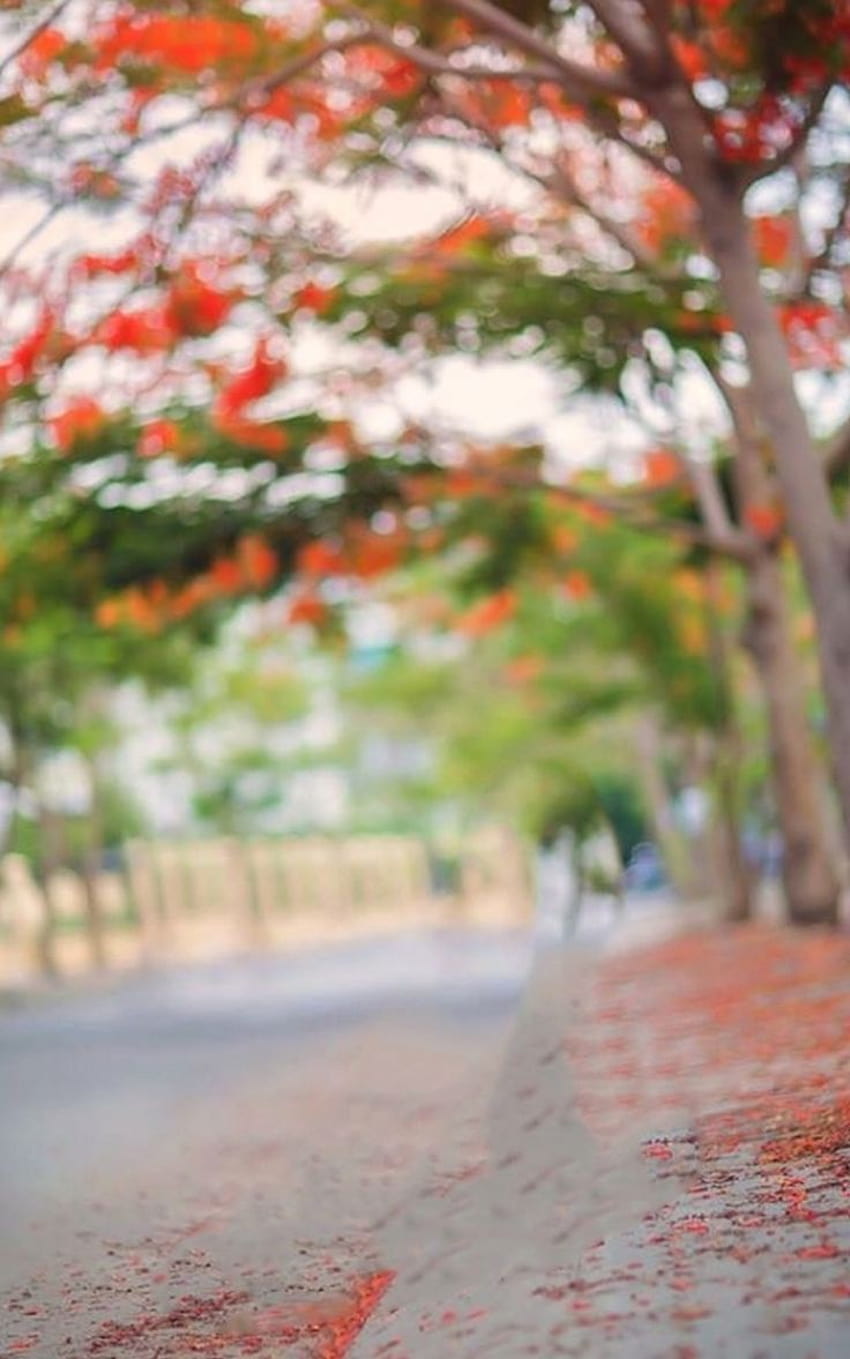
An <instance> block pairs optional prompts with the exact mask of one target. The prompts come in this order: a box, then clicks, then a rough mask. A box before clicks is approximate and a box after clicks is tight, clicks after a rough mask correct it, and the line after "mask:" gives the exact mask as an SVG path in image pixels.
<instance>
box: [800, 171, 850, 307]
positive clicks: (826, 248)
mask: <svg viewBox="0 0 850 1359" xmlns="http://www.w3.org/2000/svg"><path fill="white" fill-rule="evenodd" d="M848 212H850V166H845V167H844V183H843V185H842V186H841V198H840V201H839V204H838V212H837V214H836V217H835V221H834V222H833V223H832V225H831V226H830V227H828V228H827V230H826V231H825V232H824V239H823V245H822V246H821V248H820V250H819V251H818V253H817V254H816V255H815V256H814V258H813V259H811V260H809V262H808V265H807V267H806V272H805V277H804V281H803V285H802V287H801V288H800V293H801V294H802V295H805V294H806V293H808V291H809V289H810V287H811V285H812V280H813V278H814V276H815V274H817V273H819V272H820V270H821V269H827V268H829V265H830V261H831V258H832V252H833V250H834V249H835V246H836V243H837V241H838V240H839V238H840V236H841V234H842V232H843V231H844V227H845V218H846V217H847V214H848Z"/></svg>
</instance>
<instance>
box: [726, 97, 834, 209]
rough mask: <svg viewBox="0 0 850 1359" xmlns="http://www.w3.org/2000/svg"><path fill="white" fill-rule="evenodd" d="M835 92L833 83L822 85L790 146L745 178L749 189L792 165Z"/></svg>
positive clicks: (744, 180)
mask: <svg viewBox="0 0 850 1359" xmlns="http://www.w3.org/2000/svg"><path fill="white" fill-rule="evenodd" d="M832 90H833V83H832V81H828V82H827V83H826V84H825V85H822V86H821V87H820V89H819V90H817V91H816V93H815V94H814V95H813V96H812V101H811V103H810V105H809V108H808V112H807V113H806V115H805V117H804V118H803V121H802V122H801V124H800V126H799V127H798V128H797V131H796V132H795V133H794V135H793V136H792V138H791V140H790V141H789V143H788V145H787V146H786V147H785V149H784V150H783V151H780V152H779V153H778V154H777V155H776V156H774V158H773V160H772V161H770V163H769V164H767V165H761V166H757V167H756V168H755V169H753V170H752V171H751V172H750V173H748V174H745V175H744V176H743V183H744V185H745V186H746V187H747V188H750V187H751V186H752V185H753V184H757V183H758V182H759V180H762V179H767V178H768V177H769V176H770V175H775V174H777V173H778V172H779V171H780V170H784V169H785V168H786V166H788V165H790V164H791V162H792V161H793V159H794V157H795V156H796V155H797V154H798V153H799V152H800V151H801V150H802V148H803V147H804V146H805V144H806V142H807V141H808V139H809V134H810V133H811V132H812V130H813V129H814V128H815V127H816V126H817V124H818V122H819V121H820V116H821V114H822V113H823V110H824V106H825V105H826V101H827V99H828V98H829V96H830V94H831V93H832Z"/></svg>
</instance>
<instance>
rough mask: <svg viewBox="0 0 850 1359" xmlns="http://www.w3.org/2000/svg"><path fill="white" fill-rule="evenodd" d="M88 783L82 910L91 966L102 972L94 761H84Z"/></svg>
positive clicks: (103, 954) (103, 951) (100, 833)
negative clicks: (88, 802) (83, 911)
mask: <svg viewBox="0 0 850 1359" xmlns="http://www.w3.org/2000/svg"><path fill="white" fill-rule="evenodd" d="M87 763H88V771H89V783H90V785H91V805H90V808H89V815H88V824H87V827H86V832H87V836H86V838H87V844H86V847H85V850H84V853H83V861H82V873H81V876H82V880H83V901H84V910H85V925H86V938H87V940H88V945H89V952H90V954H91V962H92V966H93V967H94V968H95V969H97V970H98V971H102V970H103V969H104V968H105V967H106V965H107V962H108V959H107V953H106V931H105V928H104V920H103V906H102V903H101V900H100V891H99V887H98V879H99V876H100V871H101V863H102V858H103V816H102V814H101V805H100V771H99V770H98V768H97V761H96V760H94V759H90V760H89V761H88V762H87Z"/></svg>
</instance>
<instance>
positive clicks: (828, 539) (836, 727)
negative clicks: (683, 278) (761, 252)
mask: <svg viewBox="0 0 850 1359" xmlns="http://www.w3.org/2000/svg"><path fill="white" fill-rule="evenodd" d="M652 103H653V105H654V111H655V112H656V113H657V115H658V117H659V118H660V119H661V121H662V122H663V123H664V126H665V128H666V131H667V134H668V137H669V140H670V146H671V149H672V150H673V151H674V153H675V154H676V156H677V157H678V159H679V161H680V164H681V168H682V177H683V180H684V182H685V183H686V185H687V187H688V188H689V190H690V192H691V193H692V195H693V197H694V199H695V201H696V203H697V206H698V208H699V211H700V216H701V222H702V231H703V235H704V238H705V242H706V245H707V246H708V250H709V253H710V254H711V256H712V258H713V260H714V263H715V264H716V266H717V269H718V272H719V276H720V288H721V294H722V297H723V301H724V303H725V306H726V308H727V310H728V312H729V316H730V317H731V319H732V322H733V324H734V327H735V329H736V331H737V332H738V334H739V335H740V336H741V338H742V339H743V341H744V345H745V347H746V351H747V361H748V366H749V374H750V386H751V390H752V394H753V398H754V403H755V410H756V413H757V416H758V420H759V422H760V423H761V425H762V427H763V429H764V431H765V433H766V434H767V436H768V438H769V440H770V445H771V448H772V450H773V454H774V458H775V462H776V471H777V475H778V479H779V483H780V485H781V488H782V493H783V497H784V501H785V507H786V512H787V516H788V525H789V528H790V531H791V536H792V538H793V540H794V543H795V546H796V548H797V551H798V553H799V556H800V562H801V565H802V570H803V576H804V579H805V582H806V586H807V588H808V592H809V596H810V598H811V602H812V609H813V612H814V617H815V623H816V630H817V639H818V651H819V656H820V666H821V674H822V678H823V688H824V696H825V699H826V708H827V724H828V736H829V747H830V755H831V759H832V765H833V770H834V774H835V783H836V789H837V792H838V798H839V802H840V806H841V815H842V822H843V828H844V836H845V841H846V844H847V847H848V851H850V546H849V545H848V539H847V534H846V531H845V529H844V528H843V526H842V525H841V523H840V521H839V520H838V519H837V518H836V516H835V514H834V512H833V508H832V503H831V499H830V493H829V486H828V483H827V479H826V476H825V474H824V469H823V466H822V463H821V460H820V459H819V458H818V455H817V450H816V449H815V447H814V443H813V441H812V437H811V434H810V432H809V427H808V422H807V420H806V416H805V413H804V411H803V408H802V406H801V404H800V400H799V398H798V396H797V390H796V386H795V382H794V372H793V368H792V366H791V361H790V358H789V355H788V347H787V344H786V342H785V337H784V336H783V334H782V330H781V327H780V325H779V321H778V318H777V315H776V311H775V308H774V306H773V304H772V303H771V302H770V301H769V299H768V298H767V297H766V296H765V294H764V292H763V290H762V286H761V279H760V266H759V260H758V256H757V254H756V249H755V245H754V242H753V239H752V230H751V225H750V223H749V220H748V219H747V216H746V214H745V212H744V208H743V195H744V191H745V184H744V183H743V182H742V181H741V179H740V178H739V175H738V173H737V170H736V167H735V166H731V165H723V164H721V163H720V162H719V160H718V159H717V157H716V154H715V153H713V151H712V150H711V148H710V146H709V145H708V143H707V140H706V133H705V126H704V123H703V121H702V118H701V117H700V115H699V113H698V111H697V110H696V109H695V108H694V106H693V103H692V101H691V99H690V95H689V93H688V92H686V91H684V90H682V89H671V90H667V91H662V92H661V93H660V94H658V95H657V96H656V97H654V99H653V101H652Z"/></svg>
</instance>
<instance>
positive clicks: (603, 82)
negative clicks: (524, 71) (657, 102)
mask: <svg viewBox="0 0 850 1359" xmlns="http://www.w3.org/2000/svg"><path fill="white" fill-rule="evenodd" d="M438 3H439V4H441V5H443V6H444V7H445V8H448V9H451V10H452V11H453V12H454V13H456V14H462V15H464V16H465V18H467V19H471V20H472V22H473V23H475V24H477V25H478V26H479V27H480V28H483V29H484V30H485V31H486V32H488V33H490V34H493V35H494V36H496V37H498V38H501V39H502V41H503V42H506V43H508V44H509V45H510V46H511V47H516V48H517V49H518V50H519V51H520V52H524V53H525V55H526V56H529V57H534V58H536V59H537V60H540V61H543V62H545V63H547V64H548V65H551V67H552V68H553V72H554V78H555V79H556V80H558V82H559V83H560V84H561V85H563V87H564V89H566V90H567V92H568V93H569V94H570V96H571V98H573V99H574V100H575V102H576V103H581V104H583V105H584V106H587V104H588V103H590V102H591V101H592V100H593V99H598V98H600V96H601V97H605V98H621V99H622V98H626V99H633V98H635V97H636V96H637V89H636V87H635V86H634V84H633V83H632V81H630V80H629V79H628V78H627V77H626V76H625V75H617V74H614V73H612V72H609V71H599V70H594V69H593V68H592V67H589V66H585V65H583V64H582V63H581V62H579V61H571V60H570V59H569V58H568V57H563V56H561V54H560V52H558V51H557V50H556V49H555V47H554V46H553V45H552V44H551V43H549V42H547V41H546V39H545V38H541V37H538V35H537V34H536V33H534V32H533V31H532V30H531V29H530V28H529V27H528V26H527V25H526V24H523V23H520V22H519V20H517V19H514V18H513V17H512V16H511V15H510V14H507V13H506V12H505V11H504V10H503V9H500V8H499V7H498V5H495V4H493V3H491V0H438Z"/></svg>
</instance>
